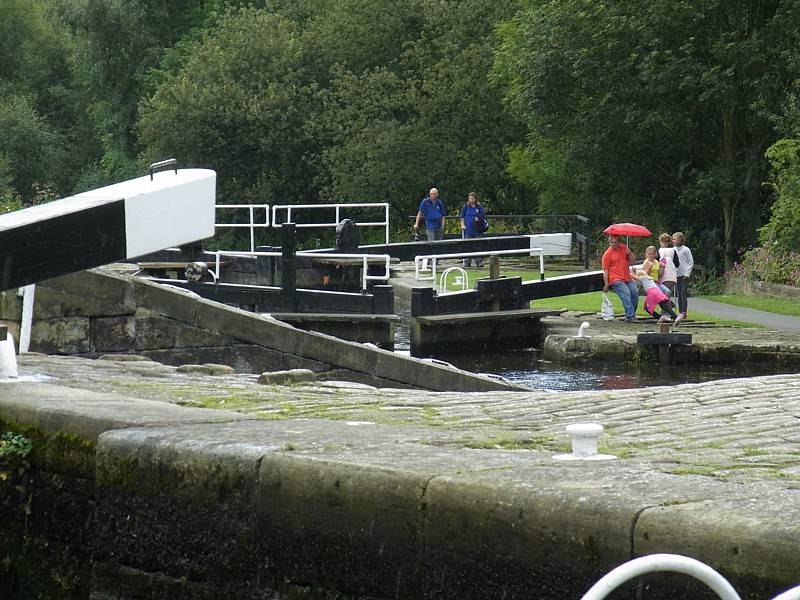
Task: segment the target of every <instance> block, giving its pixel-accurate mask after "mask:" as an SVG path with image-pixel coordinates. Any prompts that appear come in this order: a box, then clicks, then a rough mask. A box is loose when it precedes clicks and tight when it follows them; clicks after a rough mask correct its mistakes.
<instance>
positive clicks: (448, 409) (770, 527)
mask: <svg viewBox="0 0 800 600" xmlns="http://www.w3.org/2000/svg"><path fill="white" fill-rule="evenodd" d="M20 368H21V372H22V374H23V377H27V378H30V377H33V376H34V375H36V376H37V377H39V378H41V377H49V378H50V379H48V380H47V381H45V382H42V381H30V380H22V381H18V382H6V383H3V384H2V385H0V418H2V420H3V421H6V422H10V423H14V424H16V425H28V426H34V427H36V428H38V429H39V430H41V431H44V432H49V433H55V432H61V433H66V434H69V435H75V436H80V437H83V438H85V439H87V440H90V441H93V442H95V443H96V447H97V453H98V456H100V457H102V461H103V465H106V466H104V467H103V468H101V469H100V470H99V471H98V478H99V479H98V484H100V483H102V485H103V486H106V487H108V486H111V487H113V486H115V485H122V483H115V481H116V479H115V477H119V476H120V474H119V472H118V471H116V470H115V469H114V468H111V467H109V466H108V465H111V464H115V463H119V464H122V465H124V464H135V465H136V477H138V478H140V479H139V484H138V485H137V487H136V491H135V492H133V491H132V492H130V493H132V494H134V495H137V496H139V495H141V496H146V494H147V493H148V485H150V479H149V478H151V477H152V478H153V482H155V481H156V480H158V481H160V480H161V479H159V478H161V477H163V476H164V473H165V472H175V473H178V474H180V475H181V476H180V477H175V478H174V479H171V481H174V485H173V486H172V487H171V488H170V493H171V494H175V495H176V496H180V497H188V498H194V499H196V498H198V497H202V496H203V494H206V493H208V492H209V490H214V489H216V486H219V485H221V483H220V481H218V480H217V478H218V477H220V476H221V474H225V473H227V472H228V471H229V470H230V469H231V468H235V470H236V472H237V473H238V476H239V477H242V478H244V479H243V480H242V481H248V480H252V486H251V487H248V489H252V490H254V491H253V492H252V494H253V495H252V497H251V498H250V499H249V500H248V502H249V503H252V506H253V507H255V508H256V510H257V514H258V515H259V516H258V519H260V520H261V521H263V522H264V523H266V525H264V526H269V527H275V528H279V529H280V531H282V535H283V536H284V537H285V541H286V544H285V548H286V552H288V553H289V555H290V556H292V555H293V553H297V559H298V560H297V561H296V564H298V565H304V564H310V563H313V562H314V561H316V560H319V559H320V557H319V556H317V555H316V554H315V553H317V552H322V551H325V552H327V553H328V554H330V551H331V549H332V548H334V547H336V545H337V544H342V543H345V540H347V539H349V540H350V541H351V542H352V541H353V540H354V539H357V544H356V545H357V547H358V548H359V549H360V550H359V551H358V552H354V553H344V554H341V555H337V554H336V553H335V552H334V553H333V555H332V556H333V557H334V558H331V559H326V560H332V561H333V563H335V565H334V566H336V568H337V569H338V570H339V571H340V572H341V573H344V575H341V577H344V579H345V580H347V581H350V582H351V584H352V583H353V582H356V583H357V584H358V585H364V586H366V587H367V589H368V591H370V592H371V593H374V594H375V595H376V596H378V597H394V596H393V594H394V593H396V590H395V588H394V587H392V586H394V585H395V584H394V583H391V584H390V583H389V582H388V581H386V580H385V578H378V580H377V581H376V580H375V578H374V577H372V578H369V580H368V581H367V580H366V579H365V580H364V581H362V580H361V579H360V578H362V577H363V578H368V577H369V575H368V574H367V573H366V571H365V569H366V567H367V566H368V567H369V569H370V570H371V572H373V571H374V570H375V569H378V570H380V569H387V568H389V566H392V567H391V568H400V567H402V568H404V569H406V570H414V569H416V570H420V569H421V570H422V571H423V574H422V575H420V578H421V579H420V578H414V577H412V578H409V579H408V580H404V581H403V585H407V586H409V588H408V589H404V590H403V593H402V594H400V595H401V596H405V597H420V596H419V595H418V594H417V592H419V590H418V589H416V588H415V587H414V586H416V585H422V584H420V583H419V582H420V581H423V582H425V581H427V582H430V581H431V580H433V579H435V580H436V581H440V582H444V583H445V584H446V586H448V587H449V589H450V590H451V592H452V593H453V594H457V593H460V594H461V595H462V597H478V596H477V595H476V590H478V589H481V590H489V591H490V592H487V593H488V596H489V597H500V595H499V591H498V590H501V589H506V591H507V592H508V593H509V594H512V595H514V594H515V593H517V592H519V593H521V590H522V589H523V588H524V587H525V586H526V585H527V586H529V585H530V580H528V579H526V578H525V577H524V576H523V575H522V573H524V572H525V571H526V570H528V571H532V572H535V573H539V574H540V576H545V575H544V574H546V573H550V574H552V573H556V572H559V573H560V572H568V573H570V574H571V575H570V577H571V579H570V578H567V579H568V580H566V581H565V580H564V579H563V578H560V577H556V579H557V580H558V584H559V585H562V586H564V587H563V593H564V596H562V597H565V598H568V597H572V596H573V595H574V597H579V595H580V593H582V592H581V590H583V591H585V589H588V586H587V585H586V584H587V583H588V584H590V583H592V582H593V581H592V580H593V579H596V578H597V577H599V576H600V575H602V573H603V572H605V571H607V570H608V569H609V568H612V567H613V566H614V565H616V564H619V563H620V562H623V561H624V560H627V559H628V558H630V557H632V556H638V555H643V554H649V553H654V552H675V553H680V554H686V555H690V556H693V557H695V558H698V559H700V560H703V561H705V562H707V563H708V564H710V565H711V566H713V567H715V568H717V569H719V570H720V571H721V572H722V573H723V574H724V575H725V576H727V577H729V578H731V579H732V580H733V581H734V582H737V584H738V585H742V586H745V587H744V589H749V588H748V587H747V586H754V589H755V588H757V589H759V590H763V589H766V590H770V591H771V592H772V591H774V592H775V593H777V591H780V589H781V588H782V587H783V588H785V587H788V586H789V585H793V584H795V583H796V580H797V573H800V553H798V552H797V548H798V545H800V533H798V532H800V503H798V502H797V499H798V493H800V472H798V468H797V464H798V463H800V453H798V450H797V441H798V440H800V419H799V418H798V416H800V404H798V403H799V402H800V395H798V392H800V375H781V376H772V377H758V378H750V379H738V380H726V381H721V382H709V383H707V384H695V385H677V386H672V387H669V388H648V389H640V390H620V391H598V392H572V393H553V392H533V391H532V392H530V393H526V394H519V393H509V392H492V393H472V394H468V393H434V392H414V393H409V392H408V391H403V390H386V389H376V388H371V387H370V386H364V385H355V384H347V383H336V382H328V383H327V384H325V385H321V384H320V383H319V382H316V383H312V384H307V385H293V386H256V385H254V383H253V381H252V379H251V378H248V377H246V376H240V375H225V376H218V377H212V376H201V375H194V374H178V373H172V372H171V371H170V369H171V368H170V367H163V366H162V367H157V366H148V365H145V364H143V363H142V362H133V361H128V362H111V361H90V360H85V359H75V358H70V359H65V358H63V357H46V356H23V357H21V358H20ZM146 368H150V370H151V372H153V373H162V374H164V375H166V376H161V377H159V376H157V375H155V376H151V377H149V379H148V378H147V377H146V376H145V377H143V374H144V373H145V372H146V371H145V370H144V369H146ZM93 372H94V376H93V377H92V376H90V375H91V373H93ZM143 380H144V381H143ZM101 382H102V384H103V385H100V383H101ZM104 386H105V389H104ZM87 387H89V388H92V389H91V390H87V389H84V388H87ZM214 390H216V392H215V391H214ZM256 391H257V392H258V393H257V394H256V393H255V392H256ZM247 392H253V395H252V396H250V397H249V398H247V399H245V398H244V397H243V396H244V395H246V393H247ZM137 396H139V397H141V396H146V397H148V398H149V399H148V400H144V399H139V397H137ZM201 399H202V400H201ZM201 402H203V403H205V406H215V407H216V408H224V410H209V409H208V408H203V409H201V408H193V406H198V405H199V403H201ZM181 405H183V406H181ZM290 407H293V408H294V412H293V411H292V410H290ZM281 410H283V411H285V412H283V413H281V412H280V411H281ZM304 410H305V411H307V412H305V413H304V412H303V411H304ZM304 415H305V416H304ZM322 415H324V416H325V417H326V418H324V419H323V418H320V416H322ZM587 420H591V421H596V422H600V423H603V424H604V425H605V426H606V428H607V436H606V437H607V439H606V441H604V442H602V444H603V446H602V449H603V450H604V451H608V452H611V453H618V454H619V456H620V459H619V460H616V461H613V462H606V463H598V462H566V463H564V462H557V461H555V460H554V458H553V455H554V454H555V453H556V452H557V451H559V450H560V451H564V450H566V447H565V444H566V440H565V439H564V436H563V433H562V432H563V427H564V426H565V425H566V424H568V423H571V422H581V421H584V422H585V421H587ZM131 459H135V460H133V461H132V462H131ZM235 465H240V466H235ZM120 481H122V480H120ZM125 481H128V480H127V479H125ZM153 485H155V483H153ZM162 491H163V490H162ZM398 519H401V521H400V522H401V523H406V522H407V523H409V524H411V523H413V526H411V525H409V526H410V529H408V530H405V529H404V528H403V527H399V528H398ZM309 532H313V535H316V536H318V537H317V538H316V539H318V540H326V541H325V542H324V543H323V542H320V543H321V544H322V545H321V546H314V545H312V546H309V545H308V544H306V543H303V540H304V539H306V537H305V536H308V535H309ZM387 544H388V545H387ZM420 544H422V545H421V546H420ZM326 548H328V550H325V549H326ZM326 556H327V555H326ZM292 564H295V563H292ZM432 565H442V567H441V570H440V571H436V569H434V568H433V566H432ZM503 565H504V566H503ZM532 565H533V566H532ZM501 566H503V568H500V567H501ZM490 567H491V568H490ZM297 568H298V569H300V567H297ZM431 569H433V570H432V571H431ZM502 573H505V575H502V577H501V578H500V579H498V577H499V574H502ZM292 575H293V576H295V577H297V578H299V579H301V580H302V577H303V576H304V575H307V573H306V574H304V573H302V572H293V573H292ZM482 579H485V581H481V580H482ZM570 582H571V583H570ZM387 586H388V587H387ZM482 586H487V587H482ZM389 588H391V589H389ZM391 590H395V591H394V592H392V591H391ZM492 590H493V591H492ZM453 597H455V596H453ZM753 597H755V596H753ZM763 597H771V596H767V595H766V594H764V595H763Z"/></svg>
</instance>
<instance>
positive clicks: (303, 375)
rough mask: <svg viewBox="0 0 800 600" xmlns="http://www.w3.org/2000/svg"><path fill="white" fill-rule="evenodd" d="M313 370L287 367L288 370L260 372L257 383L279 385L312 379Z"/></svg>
mask: <svg viewBox="0 0 800 600" xmlns="http://www.w3.org/2000/svg"><path fill="white" fill-rule="evenodd" d="M313 380H314V371H312V370H311V369H289V370H288V371H272V372H266V373H262V374H261V375H259V377H258V383H264V384H272V385H281V384H285V383H298V382H301V381H313Z"/></svg>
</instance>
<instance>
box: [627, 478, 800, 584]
mask: <svg viewBox="0 0 800 600" xmlns="http://www.w3.org/2000/svg"><path fill="white" fill-rule="evenodd" d="M748 493H750V494H752V495H748ZM799 493H800V492H798V491H797V490H789V491H786V490H772V489H769V488H762V489H758V488H755V489H749V490H748V489H744V490H741V494H742V495H741V496H739V497H737V496H736V494H720V495H718V496H715V497H713V498H709V499H707V500H704V501H692V502H685V503H675V504H665V505H660V506H652V507H649V508H647V509H646V510H644V511H643V512H642V514H641V515H640V516H639V519H638V520H637V522H636V528H635V531H634V537H633V543H634V546H635V548H636V553H637V554H639V555H646V554H651V553H653V552H673V553H679V554H684V555H688V556H692V557H693V558H697V559H698V560H701V561H703V562H706V563H708V564H713V565H715V568H717V569H719V570H720V571H721V572H722V573H724V574H725V575H726V576H727V577H729V578H730V579H731V581H732V582H733V583H734V584H735V586H736V587H737V589H738V590H743V591H747V592H748V593H749V594H752V595H753V597H758V598H772V597H774V596H776V595H777V594H778V593H780V592H782V591H785V590H786V589H787V588H789V587H792V586H795V585H797V584H798V575H797V574H798V573H799V572H800V553H798V551H797V549H798V538H797V535H798V526H799V525H800V504H798V501H797V500H798V494H799ZM698 531H702V532H703V535H697V532H698Z"/></svg>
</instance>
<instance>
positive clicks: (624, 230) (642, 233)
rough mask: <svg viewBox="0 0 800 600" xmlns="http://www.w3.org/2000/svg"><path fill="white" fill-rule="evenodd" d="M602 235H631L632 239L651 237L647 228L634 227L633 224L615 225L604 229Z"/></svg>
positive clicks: (641, 226) (642, 226)
mask: <svg viewBox="0 0 800 600" xmlns="http://www.w3.org/2000/svg"><path fill="white" fill-rule="evenodd" d="M603 233H607V234H609V235H632V236H633V237H649V236H651V235H653V234H652V233H650V230H649V229H648V228H647V227H645V226H644V225H636V224H635V223H615V224H614V225H609V226H608V227H606V228H605V229H604V230H603Z"/></svg>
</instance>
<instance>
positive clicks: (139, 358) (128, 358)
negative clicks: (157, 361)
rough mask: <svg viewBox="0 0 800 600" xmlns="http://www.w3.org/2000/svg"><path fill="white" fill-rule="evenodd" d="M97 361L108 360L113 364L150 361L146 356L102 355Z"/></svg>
mask: <svg viewBox="0 0 800 600" xmlns="http://www.w3.org/2000/svg"><path fill="white" fill-rule="evenodd" d="M98 360H110V361H115V362H137V361H138V362H141V361H144V360H148V361H149V360H150V359H149V358H147V357H146V356H142V355H141V354H103V355H102V356H99V357H98Z"/></svg>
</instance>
